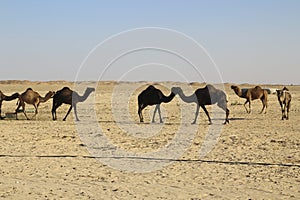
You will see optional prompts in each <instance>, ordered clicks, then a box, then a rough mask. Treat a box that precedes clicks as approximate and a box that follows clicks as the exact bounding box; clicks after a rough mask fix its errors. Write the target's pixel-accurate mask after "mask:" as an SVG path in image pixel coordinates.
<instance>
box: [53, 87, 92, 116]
mask: <svg viewBox="0 0 300 200" xmlns="http://www.w3.org/2000/svg"><path fill="white" fill-rule="evenodd" d="M94 91H95V88H89V87H88V88H87V89H86V90H85V92H84V94H83V95H82V96H80V95H79V94H78V93H77V92H74V91H72V90H71V89H70V88H68V87H64V88H62V89H61V90H59V91H57V92H56V93H55V95H54V96H53V106H52V119H53V120H56V119H57V117H56V109H57V108H58V107H59V106H61V105H62V104H63V103H65V104H68V105H70V108H69V110H68V112H67V114H66V116H65V117H64V118H63V121H66V119H67V117H68V115H69V113H70V112H71V110H72V108H73V107H74V113H75V118H76V121H79V118H78V116H77V107H76V104H77V103H78V102H84V101H85V100H86V99H87V98H88V97H89V95H90V94H91V93H92V92H94Z"/></svg>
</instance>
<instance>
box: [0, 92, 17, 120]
mask: <svg viewBox="0 0 300 200" xmlns="http://www.w3.org/2000/svg"><path fill="white" fill-rule="evenodd" d="M19 95H20V94H19V93H14V94H12V95H11V96H6V95H5V94H3V93H2V91H1V90H0V119H4V117H2V116H1V107H2V102H3V101H12V100H14V99H17V98H18V97H19Z"/></svg>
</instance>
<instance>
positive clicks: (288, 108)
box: [286, 102, 291, 120]
mask: <svg viewBox="0 0 300 200" xmlns="http://www.w3.org/2000/svg"><path fill="white" fill-rule="evenodd" d="M290 105H291V104H290V102H288V103H287V106H286V119H287V120H288V119H289V112H290Z"/></svg>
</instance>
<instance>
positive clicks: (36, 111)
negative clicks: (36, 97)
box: [31, 105, 38, 119]
mask: <svg viewBox="0 0 300 200" xmlns="http://www.w3.org/2000/svg"><path fill="white" fill-rule="evenodd" d="M33 106H34V108H35V112H34V115H33V116H32V118H31V119H33V118H34V117H36V115H37V114H38V106H36V105H33Z"/></svg>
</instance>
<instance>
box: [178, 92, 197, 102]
mask: <svg viewBox="0 0 300 200" xmlns="http://www.w3.org/2000/svg"><path fill="white" fill-rule="evenodd" d="M178 95H179V96H180V98H181V99H182V100H183V101H184V102H186V103H195V102H197V98H196V95H195V93H194V94H192V95H190V96H186V95H185V94H184V93H183V92H181V93H179V94H178Z"/></svg>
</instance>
